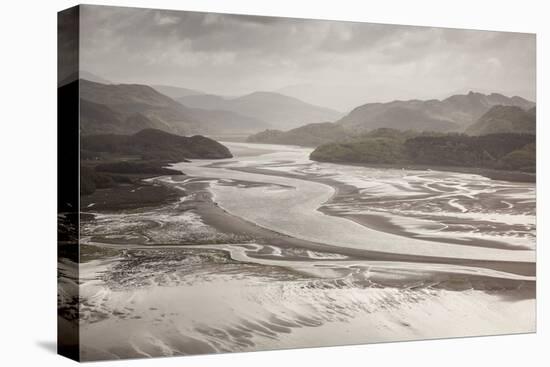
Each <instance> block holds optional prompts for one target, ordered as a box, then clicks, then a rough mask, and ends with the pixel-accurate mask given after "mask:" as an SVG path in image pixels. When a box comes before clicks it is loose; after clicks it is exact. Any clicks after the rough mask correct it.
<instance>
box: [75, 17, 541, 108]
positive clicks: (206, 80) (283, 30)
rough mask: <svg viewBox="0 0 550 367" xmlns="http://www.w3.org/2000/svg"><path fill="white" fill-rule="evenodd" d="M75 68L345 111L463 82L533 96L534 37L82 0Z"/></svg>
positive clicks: (439, 93)
mask: <svg viewBox="0 0 550 367" xmlns="http://www.w3.org/2000/svg"><path fill="white" fill-rule="evenodd" d="M80 52H81V53H80V60H81V69H82V70H85V71H88V72H92V73H94V74H97V75H99V76H101V77H103V78H106V79H109V80H112V81H114V82H120V83H144V84H166V85H173V86H181V87H186V88H192V89H198V90H201V91H204V92H207V93H213V94H222V95H241V94H246V93H250V92H253V91H259V90H261V91H278V92H281V93H285V94H288V95H293V96H296V97H299V98H302V99H303V100H306V101H307V102H310V103H316V104H320V105H324V106H326V107H332V108H335V109H339V110H341V111H345V110H348V109H351V108H353V107H355V106H357V105H360V104H363V103H367V102H384V101H389V100H394V99H413V98H420V99H426V98H444V97H446V96H448V95H451V94H453V93H465V92H467V91H469V90H475V91H481V92H484V93H487V92H499V93H503V94H506V95H520V96H522V97H525V98H528V99H531V100H534V99H535V80H536V77H535V59H536V57H535V36H534V35H532V34H523V33H509V32H488V31H472V30H457V29H444V28H430V27H411V26H396V25H380V24H369V23H354V22H336V21H319V20H303V19H289V18H273V17H254V16H241V15H220V14H213V13H196V12H183V11H166V10H148V9H132V8H116V7H90V6H83V8H82V11H81V51H80Z"/></svg>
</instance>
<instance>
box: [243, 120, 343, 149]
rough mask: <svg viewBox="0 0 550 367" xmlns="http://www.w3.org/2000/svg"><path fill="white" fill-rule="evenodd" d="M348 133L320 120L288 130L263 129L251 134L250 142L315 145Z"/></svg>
mask: <svg viewBox="0 0 550 367" xmlns="http://www.w3.org/2000/svg"><path fill="white" fill-rule="evenodd" d="M347 138H349V133H348V132H347V131H346V130H345V129H344V128H343V127H342V126H340V125H337V124H334V123H332V122H320V123H314V124H308V125H304V126H300V127H297V128H295V129H292V130H288V131H281V130H264V131H262V132H260V133H257V134H254V135H251V136H249V137H248V139H247V141H248V142H250V143H267V144H285V145H299V146H309V147H316V146H318V145H321V144H325V143H329V142H332V141H343V140H345V139H347Z"/></svg>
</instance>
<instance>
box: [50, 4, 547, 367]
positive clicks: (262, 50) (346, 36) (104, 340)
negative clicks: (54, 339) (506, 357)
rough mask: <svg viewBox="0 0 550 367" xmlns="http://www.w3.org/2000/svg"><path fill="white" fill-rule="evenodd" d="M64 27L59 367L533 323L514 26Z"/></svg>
mask: <svg viewBox="0 0 550 367" xmlns="http://www.w3.org/2000/svg"><path fill="white" fill-rule="evenodd" d="M77 18H78V20H79V24H80V37H79V52H80V54H79V58H80V64H79V68H78V70H76V71H74V70H72V71H71V70H69V71H68V72H66V73H65V75H61V74H60V76H59V89H58V93H59V96H60V97H59V98H62V97H63V96H64V95H69V94H71V93H72V95H77V96H78V108H79V110H78V116H79V125H78V126H79V127H78V135H79V146H78V152H79V162H78V168H79V173H78V187H79V193H78V197H79V204H78V208H79V210H78V212H75V211H74V210H73V208H74V205H73V204H71V205H68V204H67V205H65V204H63V203H61V204H60V208H63V209H60V213H59V214H58V221H59V228H60V230H59V239H60V240H59V250H58V251H59V252H58V253H59V264H58V270H59V290H60V291H59V295H58V306H59V320H60V321H59V325H60V333H61V334H63V333H66V334H67V335H70V334H71V332H75V330H77V334H78V342H77V343H76V344H78V352H77V354H78V359H80V360H83V361H95V360H106V359H123V358H143V357H160V356H178V355H193V354H204V353H226V352H245V351H258V350H270V349H282V348H301V347H319V346H331V345H345V344H359V343H377V342H391V341H405V340H423V339H434V338H450V337H466V336H481V335H497V334H515V333H530V332H534V331H535V330H536V292H535V284H536V217H535V216H536V197H535V193H536V190H535V188H536V186H535V184H536V104H535V101H536V96H535V89H536V88H535V36H534V35H532V34H520V33H505V32H491V31H476V30H458V29H444V28H430V27H412V26H401V25H380V24H368V23H353V22H336V21H326V20H307V19H289V18H273V17H258V16H244V15H224V14H212V13H197V12H184V11H167V10H152V9H134V8H116V7H103V6H88V5H84V6H79V13H78V17H77ZM72 19H74V18H72ZM63 24H64V23H63V21H62V20H61V21H60V27H63ZM63 45H64V43H63V42H61V47H63ZM67 45H68V46H67V47H73V46H74V45H70V42H68V41H67ZM518 55H520V56H518ZM75 249H76V251H75Z"/></svg>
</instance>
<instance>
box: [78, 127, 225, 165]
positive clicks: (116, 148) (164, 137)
mask: <svg viewBox="0 0 550 367" xmlns="http://www.w3.org/2000/svg"><path fill="white" fill-rule="evenodd" d="M80 147H81V149H82V150H84V151H87V152H106V153H114V154H122V155H137V156H140V157H141V158H142V159H145V160H151V159H154V160H163V161H174V162H179V161H183V160H185V159H187V158H204V159H218V158H231V157H232V155H231V152H230V151H229V149H227V147H225V146H224V145H222V144H220V143H218V142H217V141H215V140H212V139H209V138H206V137H204V136H200V135H195V136H191V137H185V136H178V135H174V134H170V133H167V132H165V131H161V130H157V129H145V130H141V131H139V132H137V133H135V134H133V135H119V134H102V135H89V136H85V137H82V139H81V142H80Z"/></svg>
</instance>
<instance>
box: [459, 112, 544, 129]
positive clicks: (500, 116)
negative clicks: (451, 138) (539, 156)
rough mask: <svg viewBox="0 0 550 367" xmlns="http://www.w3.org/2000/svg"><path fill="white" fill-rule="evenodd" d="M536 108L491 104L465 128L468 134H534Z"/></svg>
mask: <svg viewBox="0 0 550 367" xmlns="http://www.w3.org/2000/svg"><path fill="white" fill-rule="evenodd" d="M535 130H536V110H535V107H532V108H531V109H529V110H527V111H526V110H524V109H522V108H520V107H516V106H501V105H498V106H493V107H491V109H490V110H489V111H487V112H486V113H485V114H483V116H481V117H480V118H479V119H478V120H477V121H476V122H475V123H473V124H472V125H470V126H469V127H468V128H467V129H466V133H467V134H470V135H485V134H495V133H527V134H535Z"/></svg>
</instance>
